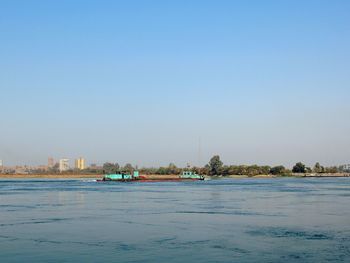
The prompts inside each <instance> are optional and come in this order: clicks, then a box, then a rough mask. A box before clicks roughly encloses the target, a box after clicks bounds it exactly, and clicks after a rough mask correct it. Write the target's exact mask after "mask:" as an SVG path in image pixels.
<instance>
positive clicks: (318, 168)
mask: <svg viewBox="0 0 350 263" xmlns="http://www.w3.org/2000/svg"><path fill="white" fill-rule="evenodd" d="M313 172H314V173H324V167H323V166H321V165H320V163H319V162H317V163H316V164H315V166H314V169H313Z"/></svg>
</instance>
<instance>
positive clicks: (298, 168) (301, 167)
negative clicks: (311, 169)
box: [292, 162, 306, 173]
mask: <svg viewBox="0 0 350 263" xmlns="http://www.w3.org/2000/svg"><path fill="white" fill-rule="evenodd" d="M292 171H293V173H306V167H305V164H303V163H301V162H298V163H296V164H295V165H294V166H293V170H292Z"/></svg>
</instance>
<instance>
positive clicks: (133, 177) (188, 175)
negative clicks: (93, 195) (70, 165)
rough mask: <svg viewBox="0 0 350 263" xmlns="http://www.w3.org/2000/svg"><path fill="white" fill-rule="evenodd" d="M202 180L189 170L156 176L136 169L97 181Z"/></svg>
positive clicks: (202, 177) (108, 175) (106, 176)
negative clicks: (173, 174) (146, 174)
mask: <svg viewBox="0 0 350 263" xmlns="http://www.w3.org/2000/svg"><path fill="white" fill-rule="evenodd" d="M198 180H204V176H203V175H199V174H196V173H194V172H191V171H183V172H182V173H181V174H180V175H179V176H166V175H164V176H161V175H160V176H157V177H156V178H154V177H150V176H144V175H140V174H139V172H138V171H134V172H133V173H132V174H129V173H114V174H106V175H104V176H103V178H102V179H99V180H97V181H99V182H100V181H116V182H133V181H138V182H171V181H198Z"/></svg>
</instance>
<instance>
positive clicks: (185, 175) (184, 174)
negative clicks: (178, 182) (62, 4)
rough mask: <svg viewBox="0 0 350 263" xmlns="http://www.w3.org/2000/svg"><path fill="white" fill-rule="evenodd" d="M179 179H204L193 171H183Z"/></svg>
mask: <svg viewBox="0 0 350 263" xmlns="http://www.w3.org/2000/svg"><path fill="white" fill-rule="evenodd" d="M180 178H181V179H189V180H191V179H192V180H204V176H203V175H199V174H196V173H195V172H191V171H183V172H182V174H181V175H180Z"/></svg>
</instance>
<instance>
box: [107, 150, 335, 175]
mask: <svg viewBox="0 0 350 263" xmlns="http://www.w3.org/2000/svg"><path fill="white" fill-rule="evenodd" d="M102 170H103V171H102V172H103V173H118V172H126V173H131V172H132V171H133V170H138V171H139V172H140V173H141V174H146V175H147V174H159V175H170V174H180V173H182V172H183V171H185V170H186V171H188V170H191V171H193V172H195V173H197V174H201V175H208V176H228V175H242V176H243V175H244V176H256V175H268V174H270V175H279V176H289V175H292V174H293V173H337V172H339V169H338V168H337V167H336V166H332V167H324V166H321V165H320V163H318V162H317V163H316V164H315V165H314V167H313V168H310V167H307V166H306V165H305V164H303V163H301V162H298V163H296V164H295V165H294V166H293V168H292V169H291V170H290V169H287V168H286V167H284V166H283V165H278V166H273V167H271V166H269V165H262V166H260V165H224V163H223V162H222V161H221V159H220V156H219V155H215V156H213V157H212V158H211V159H210V161H209V163H208V164H206V165H205V166H204V167H196V166H193V167H186V168H179V167H177V166H176V165H175V164H173V163H170V164H169V165H168V166H166V167H158V168H145V167H143V168H139V169H138V168H137V167H133V166H132V165H131V164H126V165H125V166H119V164H118V163H115V164H113V163H105V164H104V165H103V167H102Z"/></svg>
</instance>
